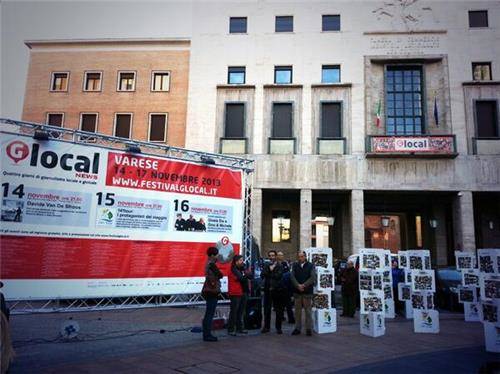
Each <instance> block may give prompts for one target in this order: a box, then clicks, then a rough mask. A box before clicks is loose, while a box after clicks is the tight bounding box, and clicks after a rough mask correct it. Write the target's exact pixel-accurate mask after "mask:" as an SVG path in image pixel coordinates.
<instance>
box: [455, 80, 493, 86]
mask: <svg viewBox="0 0 500 374" xmlns="http://www.w3.org/2000/svg"><path fill="white" fill-rule="evenodd" d="M497 85H500V81H468V82H462V86H497Z"/></svg>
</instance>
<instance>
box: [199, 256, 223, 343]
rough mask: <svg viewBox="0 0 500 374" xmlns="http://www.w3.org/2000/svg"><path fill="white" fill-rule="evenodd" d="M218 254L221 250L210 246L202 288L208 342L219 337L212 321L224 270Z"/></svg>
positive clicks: (214, 340)
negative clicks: (222, 270) (215, 333)
mask: <svg viewBox="0 0 500 374" xmlns="http://www.w3.org/2000/svg"><path fill="white" fill-rule="evenodd" d="M218 254H219V250H218V249H217V248H216V247H208V249H207V257H208V260H207V263H206V265H205V283H204V284H203V288H202V290H201V294H202V296H203V297H204V298H205V300H206V302H207V305H206V309H205V316H204V317H203V340H204V341H206V342H216V341H217V337H215V336H213V335H212V321H213V319H214V315H215V309H216V308H217V300H218V297H219V294H220V287H221V284H220V280H221V279H222V277H223V274H222V272H221V271H220V270H219V268H218V267H217V265H216V263H217V255H218Z"/></svg>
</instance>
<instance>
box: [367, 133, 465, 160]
mask: <svg viewBox="0 0 500 374" xmlns="http://www.w3.org/2000/svg"><path fill="white" fill-rule="evenodd" d="M456 149H457V146H456V139H455V135H382V136H379V135H374V136H368V137H367V138H366V155H367V157H384V156H385V157H431V158H436V157H449V158H453V157H456V156H457V155H458V154H457V150H456Z"/></svg>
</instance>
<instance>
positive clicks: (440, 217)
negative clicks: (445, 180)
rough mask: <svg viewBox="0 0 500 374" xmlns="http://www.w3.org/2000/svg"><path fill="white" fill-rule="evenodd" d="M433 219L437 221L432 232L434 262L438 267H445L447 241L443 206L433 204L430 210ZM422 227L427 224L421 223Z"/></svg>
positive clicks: (446, 262) (427, 223) (446, 261)
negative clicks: (434, 250) (434, 249)
mask: <svg viewBox="0 0 500 374" xmlns="http://www.w3.org/2000/svg"><path fill="white" fill-rule="evenodd" d="M432 210H433V214H434V218H435V219H436V220H437V222H438V225H437V227H436V228H435V229H431V230H434V238H435V239H436V240H435V244H436V255H435V257H434V261H436V264H437V265H438V266H445V265H447V264H448V240H447V237H446V214H445V206H444V205H443V204H435V206H434V207H433V208H432ZM422 224H424V225H429V222H422Z"/></svg>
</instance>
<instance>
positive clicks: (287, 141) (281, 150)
mask: <svg viewBox="0 0 500 374" xmlns="http://www.w3.org/2000/svg"><path fill="white" fill-rule="evenodd" d="M295 152H296V149H295V138H269V154H272V155H293V154H295Z"/></svg>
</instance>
